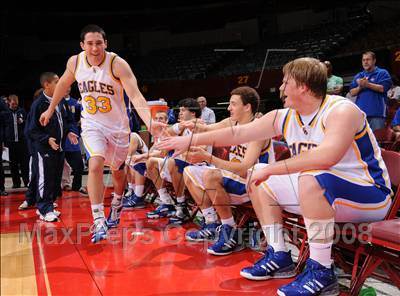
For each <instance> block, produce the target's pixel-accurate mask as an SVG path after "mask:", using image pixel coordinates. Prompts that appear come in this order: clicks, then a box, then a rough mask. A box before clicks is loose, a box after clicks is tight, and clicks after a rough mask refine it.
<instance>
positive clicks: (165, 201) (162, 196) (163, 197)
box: [157, 188, 172, 205]
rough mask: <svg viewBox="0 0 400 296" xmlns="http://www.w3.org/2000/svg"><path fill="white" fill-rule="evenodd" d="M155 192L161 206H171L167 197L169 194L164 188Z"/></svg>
mask: <svg viewBox="0 0 400 296" xmlns="http://www.w3.org/2000/svg"><path fill="white" fill-rule="evenodd" d="M157 192H158V195H159V196H160V199H161V201H162V203H163V204H165V205H172V198H171V196H170V195H169V193H168V192H167V189H166V188H161V189H158V190H157Z"/></svg>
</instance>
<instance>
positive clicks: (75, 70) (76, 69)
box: [74, 54, 80, 80]
mask: <svg viewBox="0 0 400 296" xmlns="http://www.w3.org/2000/svg"><path fill="white" fill-rule="evenodd" d="M79 58H80V54H78V55H77V56H76V64H75V69H74V77H75V75H76V72H77V71H78V68H79V62H80V60H79ZM75 80H76V78H75Z"/></svg>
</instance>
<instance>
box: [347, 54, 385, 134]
mask: <svg viewBox="0 0 400 296" xmlns="http://www.w3.org/2000/svg"><path fill="white" fill-rule="evenodd" d="M375 63H376V57H375V53H373V52H372V51H367V52H365V53H364V54H363V55H362V66H363V68H364V71H361V72H360V73H358V74H357V75H356V76H354V78H353V81H352V82H351V85H350V94H351V95H352V96H357V99H356V104H357V106H358V107H360V109H361V110H362V111H364V112H365V113H366V114H367V119H368V123H369V125H370V127H371V129H372V130H373V131H374V130H376V129H380V128H383V127H385V118H386V101H387V96H386V93H387V91H388V90H389V88H390V86H391V85H392V80H391V78H390V75H389V73H388V71H386V70H385V69H381V68H378V67H377V66H375Z"/></svg>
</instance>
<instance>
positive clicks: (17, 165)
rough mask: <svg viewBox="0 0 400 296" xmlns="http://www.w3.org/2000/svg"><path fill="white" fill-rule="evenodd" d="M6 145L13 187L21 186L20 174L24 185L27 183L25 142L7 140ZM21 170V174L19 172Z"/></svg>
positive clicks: (27, 159)
mask: <svg viewBox="0 0 400 296" xmlns="http://www.w3.org/2000/svg"><path fill="white" fill-rule="evenodd" d="M7 147H8V149H9V154H10V170H11V177H12V181H13V187H21V178H20V177H21V176H22V180H23V181H24V184H25V186H28V183H29V158H28V150H27V148H26V143H25V142H24V141H22V142H8V143H7ZM20 170H21V174H20Z"/></svg>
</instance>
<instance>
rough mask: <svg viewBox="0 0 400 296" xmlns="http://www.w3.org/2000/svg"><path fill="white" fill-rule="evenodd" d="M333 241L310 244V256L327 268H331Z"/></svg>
mask: <svg viewBox="0 0 400 296" xmlns="http://www.w3.org/2000/svg"><path fill="white" fill-rule="evenodd" d="M332 243H333V242H330V243H325V244H320V243H312V242H309V245H310V258H311V259H313V260H315V261H317V262H318V263H319V264H321V265H323V266H325V267H326V268H331V266H332V262H333V260H332V259H331V254H332Z"/></svg>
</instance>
